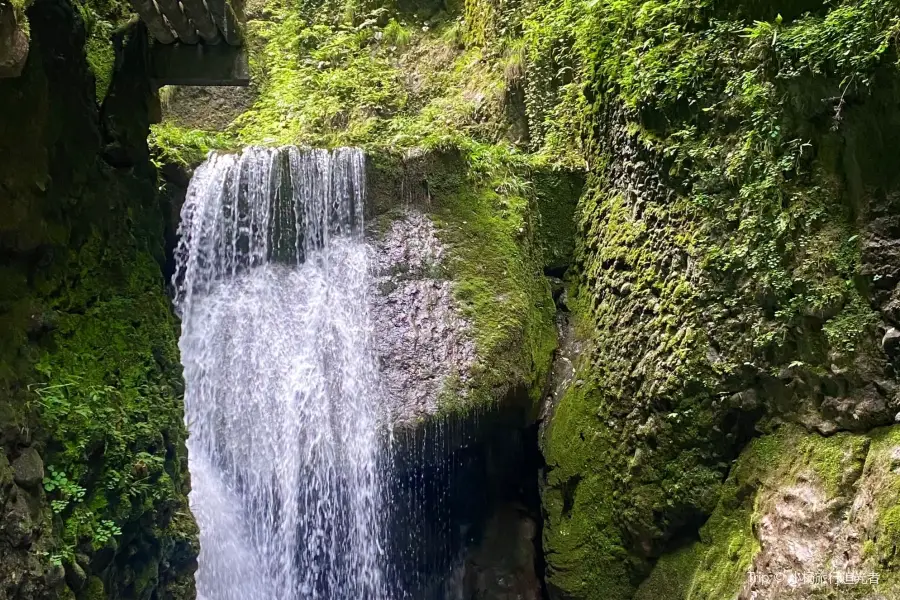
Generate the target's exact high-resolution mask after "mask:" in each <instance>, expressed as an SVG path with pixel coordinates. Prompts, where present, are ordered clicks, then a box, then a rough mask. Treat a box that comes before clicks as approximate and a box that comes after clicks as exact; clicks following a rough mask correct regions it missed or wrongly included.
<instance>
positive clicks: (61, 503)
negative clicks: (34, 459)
mask: <svg viewBox="0 0 900 600" xmlns="http://www.w3.org/2000/svg"><path fill="white" fill-rule="evenodd" d="M47 470H48V471H49V475H48V476H47V477H44V490H45V491H46V492H47V493H56V495H57V496H59V497H58V498H57V499H55V500H53V501H52V502H51V503H50V506H51V507H52V509H53V512H55V513H61V512H63V511H64V510H65V509H66V508H67V507H68V506H69V504H70V503H76V502H81V501H82V500H83V499H84V493H85V491H86V490H85V489H84V488H83V487H81V486H80V485H78V484H77V483H76V482H74V481H70V480H69V478H68V477H67V476H66V474H65V473H64V472H63V471H60V470H57V468H56V467H54V466H53V465H50V466H48V467H47Z"/></svg>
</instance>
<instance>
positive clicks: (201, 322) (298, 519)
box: [175, 148, 391, 600]
mask: <svg viewBox="0 0 900 600" xmlns="http://www.w3.org/2000/svg"><path fill="white" fill-rule="evenodd" d="M364 186H365V182H364V159H363V155H362V154H361V152H360V151H358V150H353V149H338V150H334V151H330V152H329V151H324V150H300V149H297V148H285V149H280V150H276V149H262V148H248V149H245V150H244V151H243V152H242V153H241V154H237V155H213V156H211V157H210V158H209V160H208V161H207V162H206V163H204V164H203V165H202V166H201V167H199V168H198V169H197V172H196V173H195V175H194V177H193V179H192V181H191V185H190V188H189V190H188V194H187V198H186V201H185V205H184V207H183V210H182V222H181V229H180V232H179V233H180V243H179V247H178V250H177V253H176V260H177V271H176V275H175V284H176V288H177V294H176V305H177V307H178V309H179V311H180V313H181V316H182V319H183V324H182V336H181V341H180V347H181V353H182V360H183V363H184V368H185V371H184V375H185V381H186V386H187V387H186V393H185V413H186V418H187V421H188V427H189V430H190V440H189V444H188V448H189V453H190V470H191V474H192V478H193V489H192V493H191V507H192V509H193V510H194V512H195V514H196V516H197V519H198V522H199V525H200V530H201V538H200V541H201V554H200V559H199V570H198V573H197V585H198V594H199V597H200V598H201V599H202V600H256V599H258V600H299V599H303V600H306V599H310V600H314V599H322V600H366V599H372V600H375V599H381V598H388V597H391V596H390V595H389V594H388V592H387V587H386V586H387V584H386V581H385V572H384V571H385V566H384V552H383V550H382V544H381V539H382V538H381V531H380V529H381V527H382V523H383V521H384V519H383V518H382V515H383V511H382V510H381V504H382V501H383V499H382V497H383V486H382V485H381V481H380V480H381V472H380V471H381V469H380V468H379V464H380V462H379V461H380V457H379V450H378V448H379V441H378V420H379V418H380V415H379V407H380V406H381V402H380V401H379V388H378V378H377V365H376V360H375V358H374V355H373V352H372V349H371V348H372V344H371V339H372V333H371V326H370V323H369V322H368V311H367V300H366V295H367V291H368V289H369V282H368V277H369V272H368V260H369V258H368V255H367V248H366V245H365V243H364V242H363V239H362V234H363V197H364Z"/></svg>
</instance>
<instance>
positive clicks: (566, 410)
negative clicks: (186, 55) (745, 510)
mask: <svg viewBox="0 0 900 600" xmlns="http://www.w3.org/2000/svg"><path fill="white" fill-rule="evenodd" d="M751 4H752V6H751ZM555 6H556V7H557V9H558V10H556V11H552V10H547V11H546V12H545V13H543V14H541V15H540V16H541V24H540V25H539V26H538V30H540V31H542V32H546V33H547V34H548V35H549V34H551V33H557V34H558V35H563V32H564V31H565V24H566V23H568V24H570V25H571V24H573V23H577V24H576V25H575V26H574V28H573V29H572V30H571V33H570V35H571V36H572V38H574V39H573V45H572V48H573V50H572V51H571V52H569V53H568V54H562V56H563V57H567V58H569V59H570V60H571V62H572V64H573V65H574V68H575V69H576V72H577V74H576V75H574V76H573V77H574V82H573V86H571V87H568V88H566V89H565V90H564V92H568V91H571V89H572V87H574V86H577V87H578V89H579V90H580V94H579V95H578V98H577V101H573V102H568V103H566V102H565V98H566V96H565V93H562V92H560V93H558V94H557V96H556V98H561V99H562V100H563V101H564V103H563V105H562V108H561V107H559V106H551V105H550V103H549V102H545V101H542V100H541V98H535V99H534V101H533V104H532V105H531V106H532V109H533V110H534V111H537V112H540V111H538V109H539V108H541V107H544V108H543V110H544V112H543V113H542V114H543V115H544V116H545V117H547V116H551V115H566V114H568V115H570V116H571V117H572V118H574V119H579V120H580V122H581V123H582V124H583V125H584V127H583V128H582V130H581V131H582V134H583V138H582V141H583V142H584V143H585V144H586V149H587V152H588V157H587V160H588V161H589V162H590V165H591V171H592V173H591V174H590V175H589V177H588V180H587V184H586V187H585V192H584V194H583V195H582V197H581V200H580V204H579V207H578V210H577V216H576V219H577V222H578V230H577V238H578V241H577V245H576V250H575V260H574V264H573V269H570V273H572V271H574V273H572V275H573V281H572V285H571V286H570V290H569V291H570V294H569V302H568V304H569V306H570V307H571V308H572V309H573V312H574V319H573V321H574V323H575V325H576V327H577V329H578V331H579V333H580V336H581V339H582V340H583V341H584V344H585V348H586V352H585V353H584V355H583V356H582V357H581V359H580V362H579V364H578V366H577V375H576V380H577V381H580V382H581V385H580V386H574V387H573V388H571V389H570V390H569V391H568V392H567V393H566V394H565V396H564V397H563V398H562V400H561V402H560V404H559V406H558V408H557V411H556V415H555V416H554V418H553V421H552V423H551V425H550V427H549V428H548V430H547V434H546V436H545V439H544V440H543V447H544V452H545V457H546V459H547V473H546V484H545V487H544V492H543V493H544V503H545V507H546V508H547V513H548V526H547V528H546V530H545V549H546V551H547V561H548V582H549V585H550V586H551V587H555V588H556V589H557V592H556V593H557V595H558V597H560V598H603V599H604V600H609V599H619V598H623V599H624V598H629V597H631V596H632V595H633V593H634V590H635V589H636V586H637V585H638V584H639V583H640V582H641V580H642V579H643V578H644V577H645V576H646V574H647V572H648V570H649V568H650V566H651V565H652V564H653V563H654V562H655V560H656V558H657V557H658V556H659V555H660V554H663V553H667V552H670V551H673V550H674V549H675V548H678V547H681V546H683V542H684V540H685V539H688V538H690V536H691V535H695V532H696V531H697V529H698V528H699V527H700V526H701V524H702V523H704V521H706V519H707V518H708V516H709V515H710V514H712V511H713V510H714V509H715V507H716V506H717V505H718V504H719V502H720V501H721V500H722V497H723V494H726V493H727V484H723V481H725V479H726V477H728V476H729V473H730V472H731V470H732V462H733V460H734V459H735V458H736V457H737V455H738V454H739V453H740V451H741V450H742V449H743V448H744V447H745V446H746V444H747V443H748V442H749V441H750V440H751V439H752V438H753V437H755V436H758V435H760V433H762V432H766V431H770V430H771V428H772V427H774V426H775V425H776V424H778V423H785V422H792V423H799V424H802V425H803V426H805V427H806V428H808V429H809V430H812V431H817V432H819V433H822V434H834V433H835V432H838V431H841V430H850V431H854V432H858V433H860V434H862V433H864V432H866V431H869V430H871V429H872V428H874V427H878V426H881V425H886V424H889V423H892V422H893V421H894V416H895V415H896V413H897V412H898V400H900V397H898V387H897V386H898V381H897V371H896V365H897V363H896V361H897V354H896V352H897V350H896V347H897V344H896V343H895V342H894V341H893V340H895V339H896V335H895V333H894V331H895V330H896V327H897V324H896V322H895V319H896V317H897V315H896V314H894V312H893V306H894V302H895V300H894V299H895V297H896V295H897V294H898V291H897V288H896V284H897V279H896V276H895V275H894V274H893V273H894V271H895V270H896V268H895V267H894V266H891V265H895V264H896V259H897V257H896V256H895V253H894V251H893V250H888V248H893V247H894V245H895V243H896V242H895V241H891V240H896V239H897V231H898V230H897V229H896V223H897V220H896V217H894V216H892V213H893V211H896V206H897V198H898V192H900V181H898V179H897V172H896V168H895V166H894V167H889V166H888V164H887V163H886V161H885V159H884V156H885V152H886V151H887V152H888V153H889V154H890V151H889V150H887V149H888V148H891V147H893V146H894V145H895V144H896V140H897V136H898V135H900V120H898V119H900V112H898V111H897V109H896V99H897V98H898V97H900V95H898V89H900V87H898V84H900V72H898V71H897V68H896V64H895V61H894V59H893V55H892V53H891V52H888V51H885V49H884V47H882V46H881V45H880V42H878V41H877V40H881V39H895V36H896V34H897V28H896V25H895V24H896V22H897V21H896V19H897V17H898V7H897V5H896V4H892V3H889V2H880V1H877V0H876V1H873V2H866V3H856V2H839V3H836V4H833V5H828V6H820V7H818V8H817V9H816V12H815V13H814V14H812V15H808V16H804V17H802V18H800V17H799V16H798V15H799V14H800V13H798V12H797V11H801V12H802V10H804V8H805V7H806V6H807V5H805V4H804V3H796V4H792V5H791V6H784V7H782V6H778V7H777V9H778V11H781V10H785V11H789V12H788V13H781V15H780V16H779V15H777V14H772V11H774V10H775V7H774V6H773V5H771V4H767V3H710V2H703V1H697V2H684V3H672V2H657V1H653V0H646V1H643V0H642V1H634V2H631V1H627V2H624V3H612V2H598V3H596V4H593V5H592V8H591V9H590V10H588V14H587V15H584V14H581V15H579V13H578V7H577V6H574V5H572V4H570V3H566V2H561V3H557V4H556V5H555ZM567 11H571V12H567ZM576 15H578V16H577V17H576ZM850 15H852V18H850V19H849V20H845V18H848V17H850ZM754 19H760V20H759V21H754ZM765 19H768V20H765ZM884 19H887V20H884ZM889 23H890V24H889ZM662 31H665V32H666V33H665V34H664V35H661V34H660V32H662ZM863 31H865V32H866V33H865V34H863V33H862V32H863ZM857 34H858V35H859V36H860V37H856V35H857ZM556 39H559V38H558V37H557V38H556ZM836 40H841V42H837V41H836ZM850 40H857V41H858V42H859V43H858V44H857V43H856V42H853V43H851V42H850ZM843 52H846V55H845V56H848V57H849V56H853V57H854V58H852V59H850V58H847V59H846V60H845V59H838V58H837V57H838V55H839V54H840V53H843ZM738 57H740V58H738ZM579 69H580V70H579ZM851 80H852V81H854V83H853V84H851V85H850V86H848V87H847V88H846V92H847V94H848V95H850V96H852V97H853V98H854V100H853V101H852V102H850V103H844V102H839V103H837V104H831V105H829V104H828V98H833V97H835V94H836V93H837V90H838V89H842V88H841V85H845V86H846V85H847V82H848V81H851ZM836 97H838V98H840V97H841V95H840V93H837V96H836ZM845 99H846V97H845ZM545 123H546V121H545ZM876 123H877V125H876ZM556 133H558V129H557V127H556V125H555V124H554V123H552V122H550V123H549V125H548V127H547V130H546V133H545V134H544V135H545V139H550V137H551V136H552V135H555V134H556ZM863 139H865V140H867V142H868V143H861V140H863ZM710 522H711V521H710ZM735 527H736V526H735ZM729 531H730V533H729V534H728V536H729V537H731V538H733V539H734V544H736V545H735V548H736V550H735V555H736V556H737V555H740V556H746V553H745V552H744V551H743V550H741V548H740V546H741V544H740V543H739V542H740V539H741V538H742V536H743V534H742V531H745V529H744V530H741V529H730V530H729ZM723 535H725V534H723ZM726 545H727V544H726ZM588 556H591V557H593V558H592V559H588V558H587V557H588ZM677 556H678V560H681V561H684V560H687V558H686V557H687V556H688V551H687V550H683V551H682V552H681V553H679V554H678V555H677ZM622 557H624V558H622ZM608 565H616V568H609V567H608ZM671 570H672V571H674V568H673V569H671ZM704 585H706V584H704ZM724 587H725V584H721V585H720V584H719V583H715V582H708V585H707V587H706V588H704V589H706V590H708V591H707V592H704V593H707V594H708V597H722V596H716V593H717V592H716V591H715V590H717V589H719V588H722V589H724ZM656 589H657V591H658V590H659V588H656ZM698 589H699V588H698ZM698 597H699V596H698ZM704 597H705V596H704ZM725 597H728V596H727V595H726V596H725Z"/></svg>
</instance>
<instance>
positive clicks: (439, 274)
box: [372, 210, 475, 423]
mask: <svg viewBox="0 0 900 600" xmlns="http://www.w3.org/2000/svg"><path fill="white" fill-rule="evenodd" d="M445 254H446V249H445V248H444V246H443V245H442V244H441V241H440V240H439V239H438V237H437V235H436V233H435V229H434V225H433V224H432V222H431V220H430V219H429V218H428V217H427V216H426V215H424V214H422V213H420V212H416V211H414V210H408V211H405V212H403V213H402V214H401V215H400V216H399V217H398V218H396V219H395V220H393V221H391V222H390V225H389V226H388V229H387V231H386V232H384V233H383V235H381V236H380V237H379V238H378V239H377V240H376V241H375V243H374V246H373V255H374V264H375V269H374V272H375V276H374V278H373V279H374V288H375V289H374V290H373V291H372V322H373V324H374V326H375V328H376V333H375V336H374V337H375V343H376V348H377V352H378V355H379V359H380V364H381V369H382V381H383V382H384V386H385V392H386V395H387V398H388V402H389V404H390V410H391V413H392V415H393V420H394V421H395V422H397V423H408V422H411V421H414V420H415V419H417V418H419V417H423V416H427V415H430V414H433V413H434V412H435V411H437V409H438V407H439V400H440V396H441V393H442V392H443V391H444V390H449V387H448V386H450V387H454V388H456V389H462V385H461V384H465V383H466V382H468V381H469V379H470V377H471V373H470V371H471V367H472V365H473V364H474V361H475V345H474V342H473V341H472V337H471V325H470V324H469V323H468V321H466V320H465V319H464V318H463V317H462V315H461V314H460V312H459V308H458V305H457V303H456V301H455V299H454V298H453V284H452V282H451V281H449V280H448V279H446V277H445V276H444V275H443V273H444V271H443V269H442V262H443V260H444V259H445Z"/></svg>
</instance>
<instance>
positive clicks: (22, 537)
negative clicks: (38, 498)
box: [0, 489, 35, 548]
mask: <svg viewBox="0 0 900 600" xmlns="http://www.w3.org/2000/svg"><path fill="white" fill-rule="evenodd" d="M34 529H35V524H34V521H33V519H32V511H31V507H30V506H29V502H28V498H27V494H26V493H24V492H22V491H21V490H18V489H17V490H16V493H14V494H12V495H11V496H10V498H9V501H7V503H6V507H5V510H4V514H3V517H2V519H0V536H2V537H5V538H6V541H7V543H8V544H9V545H10V546H11V547H13V548H25V547H28V546H30V545H31V542H32V540H33V537H34Z"/></svg>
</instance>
